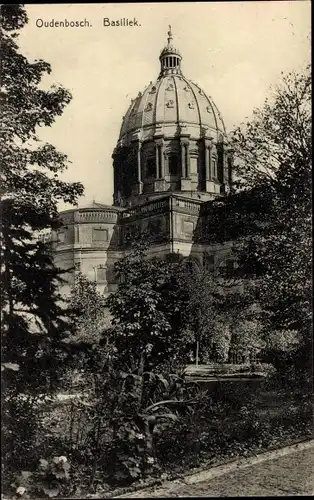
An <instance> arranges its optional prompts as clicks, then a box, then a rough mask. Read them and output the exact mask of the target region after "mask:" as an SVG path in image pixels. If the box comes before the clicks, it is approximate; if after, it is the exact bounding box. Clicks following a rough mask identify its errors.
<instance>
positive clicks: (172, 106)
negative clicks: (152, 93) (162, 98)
mask: <svg viewBox="0 0 314 500" xmlns="http://www.w3.org/2000/svg"><path fill="white" fill-rule="evenodd" d="M166 106H167V108H174V101H173V100H172V99H170V101H168V102H167V104H166Z"/></svg>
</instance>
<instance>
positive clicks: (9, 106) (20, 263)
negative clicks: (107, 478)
mask: <svg viewBox="0 0 314 500" xmlns="http://www.w3.org/2000/svg"><path fill="white" fill-rule="evenodd" d="M0 14H1V23H0V24H1V71H0V73H1V95H0V97H1V151H0V152H1V158H2V163H1V213H2V225H1V282H2V284H1V300H2V360H3V362H4V368H5V367H8V366H10V363H11V364H13V366H18V367H19V370H18V371H15V372H12V370H5V372H4V373H5V375H6V377H5V389H6V393H5V394H6V398H7V399H6V410H7V411H8V412H9V413H10V409H9V408H10V406H9V403H8V398H9V396H10V397H11V401H12V398H17V397H19V396H21V395H23V397H25V398H28V397H31V396H33V397H35V396H36V394H37V393H40V392H43V391H46V390H48V389H49V388H51V384H52V382H53V380H54V378H55V376H56V374H57V373H58V370H59V369H60V359H62V356H63V349H62V345H61V344H60V339H61V338H62V335H63V334H64V333H65V331H66V330H67V329H68V322H67V319H66V317H65V311H64V308H63V306H62V300H61V297H60V294H59V292H58V288H59V284H60V280H61V275H60V273H59V270H58V269H56V267H55V266H54V262H53V255H52V252H51V249H50V246H49V244H48V243H45V242H44V241H43V240H42V239H41V238H40V235H41V233H42V232H43V231H49V230H51V229H56V228H57V227H58V225H59V220H58V210H57V205H58V202H60V201H63V202H66V203H72V204H73V203H75V202H76V200H77V197H78V196H80V195H81V194H82V193H83V187H82V185H81V184H80V183H67V182H64V181H62V180H61V179H60V174H61V173H62V172H63V171H64V170H65V169H66V167H67V157H66V155H64V154H62V153H60V152H59V151H58V150H57V149H56V148H55V147H54V146H52V145H51V144H45V143H41V141H40V139H39V137H38V134H37V132H38V128H39V127H43V126H48V127H50V126H51V125H52V124H53V123H54V121H55V119H56V117H57V116H60V115H61V114H62V112H63V109H64V107H65V106H66V105H67V104H68V103H69V102H70V100H71V95H70V93H69V92H68V91H67V90H65V89H64V88H63V87H61V86H52V87H51V88H50V89H48V90H43V89H42V88H40V86H39V84H40V82H41V80H42V77H43V76H44V75H45V74H49V73H50V72H51V67H50V65H49V64H48V63H47V62H45V61H43V60H38V61H34V62H30V61H28V59H27V58H26V57H25V56H23V54H21V53H20V51H19V47H18V44H17V37H18V31H19V30H20V29H22V28H23V27H24V26H25V24H26V23H27V22H28V19H27V13H26V11H25V9H24V7H23V5H20V4H16V5H11V4H4V5H1V11H0ZM8 364H9V365H8ZM58 365H59V366H58ZM61 365H62V363H61ZM15 401H17V400H16V399H15ZM21 404H22V403H21ZM23 404H24V403H23ZM24 406H25V405H24ZM16 417H17V418H16V425H15V427H16V429H15V430H16V431H17V434H18V432H19V428H18V427H19V426H20V423H19V420H18V416H17V415H16ZM11 418H13V420H15V417H11ZM20 430H21V429H20ZM15 439H16V442H15V444H16V443H17V442H18V437H17V436H15ZM20 444H21V443H20ZM21 446H23V444H21ZM16 453H17V456H16V458H17V457H18V454H19V451H18V447H17V446H16Z"/></svg>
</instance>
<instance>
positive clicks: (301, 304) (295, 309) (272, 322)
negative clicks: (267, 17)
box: [205, 69, 312, 373]
mask: <svg viewBox="0 0 314 500" xmlns="http://www.w3.org/2000/svg"><path fill="white" fill-rule="evenodd" d="M310 102H311V75H310V72H309V70H308V69H307V70H306V71H305V72H304V73H303V74H295V73H291V74H288V75H287V76H285V77H284V78H283V81H282V84H281V85H280V86H278V87H276V88H275V90H274V94H273V96H272V99H271V100H269V101H266V103H265V105H264V107H263V108H262V109H261V110H258V111H256V112H255V115H254V119H253V120H252V121H251V122H249V123H247V124H246V126H244V127H242V128H238V129H236V131H235V132H234V135H233V140H232V142H233V146H234V149H235V153H236V155H237V157H238V164H237V165H236V173H237V177H238V178H237V180H236V182H235V187H236V188H238V189H239V190H238V192H237V193H233V194H232V195H231V196H227V197H226V198H225V199H224V200H219V201H217V202H215V203H214V207H213V210H212V213H211V215H210V216H209V217H208V220H207V227H206V228H205V230H206V234H207V235H208V237H209V238H213V239H214V240H216V241H220V242H226V241H232V240H233V241H236V242H237V244H236V245H235V247H236V248H234V253H235V255H236V256H237V259H238V263H239V268H238V270H237V275H238V277H239V276H241V277H242V278H245V279H246V280H249V281H250V283H249V284H248V285H247V286H248V287H249V288H251V303H256V304H257V305H258V308H259V311H258V313H257V314H256V318H257V319H258V320H259V322H260V326H261V327H262V331H261V337H262V340H263V342H265V349H266V351H268V350H271V349H273V348H275V345H276V349H277V352H278V345H279V342H278V341H279V338H281V339H284V338H285V337H286V338H287V341H286V342H281V347H282V349H283V350H287V352H288V353H289V356H290V353H291V342H290V338H291V332H296V335H295V338H296V339H299V342H298V345H296V346H295V348H294V353H293V356H294V359H295V360H298V362H297V363H300V362H301V364H302V366H303V368H302V369H303V371H304V370H305V371H304V373H305V372H307V373H309V370H310V365H311V360H310V358H309V354H310V351H311V348H310V346H311V342H312V340H311V317H312V311H311V297H312V290H311V288H312V287H311V270H312V260H311V167H312V151H311V109H310ZM238 311H239V308H238ZM272 342H274V344H275V345H273V346H272ZM284 344H285V345H284ZM301 352H302V354H301Z"/></svg>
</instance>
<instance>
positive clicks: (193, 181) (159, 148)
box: [53, 30, 233, 294]
mask: <svg viewBox="0 0 314 500" xmlns="http://www.w3.org/2000/svg"><path fill="white" fill-rule="evenodd" d="M159 59H160V65H161V67H160V74H159V76H158V78H157V80H156V82H154V83H153V82H150V84H149V85H148V86H147V87H146V88H145V89H144V91H143V92H140V93H139V94H138V96H137V97H136V98H135V99H134V100H132V101H131V104H130V106H129V109H128V111H127V113H126V115H125V116H124V117H123V120H122V126H121V131H120V135H119V138H118V142H117V145H116V147H115V149H114V152H113V155H112V157H113V169H114V195H113V205H112V206H109V205H103V204H100V203H95V202H93V204H91V205H90V206H87V207H84V208H77V209H73V210H67V211H65V212H62V213H61V220H62V222H63V227H62V228H61V229H60V230H59V231H58V233H55V234H54V235H53V246H54V251H55V260H56V264H57V265H58V266H59V267H61V268H62V269H69V273H68V274H67V285H64V287H63V292H64V293H65V294H67V293H68V291H69V287H70V285H71V283H72V282H73V278H74V273H75V269H80V270H81V271H82V272H83V273H84V274H85V275H86V276H87V277H88V278H90V279H92V280H95V281H96V282H97V286H98V288H99V290H100V291H103V292H110V291H113V290H114V289H115V287H116V283H115V279H114V275H113V264H114V262H115V261H116V260H118V259H120V258H121V257H123V256H124V255H125V253H126V252H127V251H128V248H127V247H126V244H125V242H126V240H127V235H128V234H130V233H133V234H134V233H136V232H138V231H139V230H141V231H142V230H145V231H148V233H149V234H150V235H151V236H152V237H153V242H152V245H151V247H150V254H151V255H160V256H164V255H166V254H167V253H169V252H173V253H180V254H181V255H182V256H184V257H186V258H189V259H190V260H191V261H193V262H194V264H195V266H196V267H197V268H198V269H202V268H204V267H205V268H208V269H212V270H213V269H218V268H219V267H220V266H221V265H229V264H230V258H229V264H228V255H229V254H230V252H231V248H230V247H229V246H224V247H223V248H222V247H219V246H216V247H215V246H213V245H207V244H206V242H205V243H204V241H203V239H201V238H199V234H200V231H201V227H202V217H203V215H202V213H205V214H206V210H205V211H204V210H201V207H202V206H203V207H204V205H210V204H211V201H212V200H214V199H216V198H217V197H221V196H223V195H224V194H225V193H226V192H228V190H229V187H230V183H231V181H232V161H233V157H232V151H231V149H230V148H229V146H228V138H227V134H226V130H225V126H224V123H223V119H222V117H221V115H220V113H219V111H218V109H217V107H216V105H215V104H214V102H213V100H212V99H211V98H210V97H208V96H207V95H206V93H205V92H204V91H203V90H202V89H201V88H200V87H199V86H198V85H197V84H195V83H193V82H192V81H190V80H188V79H186V78H185V77H184V76H183V73H182V70H181V60H182V56H181V54H180V52H179V51H178V50H177V49H176V48H175V47H174V45H173V40H172V33H171V30H169V32H168V43H167V45H166V46H165V48H164V49H163V50H162V52H161V54H160V57H159ZM207 208H208V209H209V207H207ZM70 269H72V270H70Z"/></svg>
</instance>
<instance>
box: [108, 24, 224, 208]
mask: <svg viewBox="0 0 314 500" xmlns="http://www.w3.org/2000/svg"><path fill="white" fill-rule="evenodd" d="M159 60H160V73H159V76H158V78H157V80H156V81H155V83H153V82H150V84H149V85H148V86H147V87H146V88H145V90H144V91H143V92H139V94H138V96H137V97H136V99H134V100H132V101H131V105H130V106H129V109H128V111H127V113H126V115H125V116H124V117H123V121H122V126H121V130H120V135H119V139H118V143H117V146H116V147H115V149H114V152H113V155H112V157H113V168H114V203H115V205H121V206H128V205H129V204H136V203H139V202H142V200H143V199H145V200H147V199H148V198H149V197H150V198H151V197H156V196H157V197H158V196H161V194H162V193H165V192H176V193H181V194H183V195H184V196H190V197H191V196H192V193H194V194H196V196H197V197H198V199H202V200H205V199H212V198H213V197H215V196H220V195H221V194H222V193H225V192H226V189H227V188H228V185H229V184H230V179H231V173H230V172H231V161H232V158H231V154H232V153H231V152H230V151H229V150H228V139H227V136H226V130H225V125H224V122H223V120H222V117H221V115H220V113H219V111H218V109H217V107H216V105H215V104H214V102H213V101H212V99H211V97H208V96H207V95H206V93H205V92H204V91H203V90H202V89H201V88H200V87H199V86H198V85H197V84H196V83H194V82H192V81H191V80H188V79H187V78H185V77H184V76H183V74H182V69H181V61H182V57H181V54H180V52H179V51H178V50H177V48H176V47H175V46H174V44H173V39H172V32H171V26H169V31H168V44H167V45H166V47H164V48H163V49H162V51H161V54H160V56H159ZM194 194H193V195H194Z"/></svg>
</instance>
